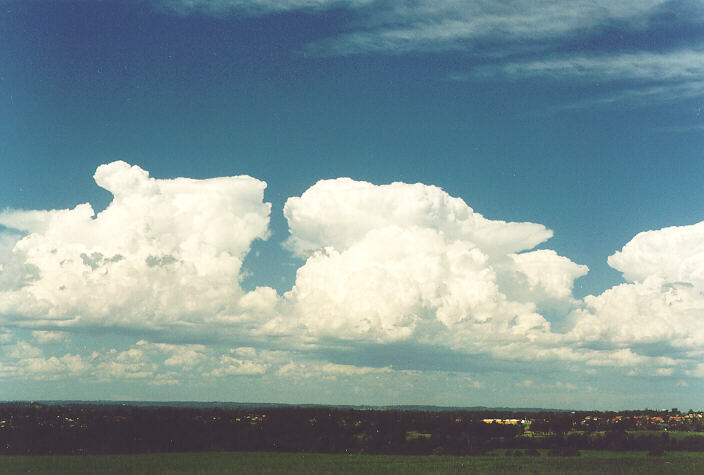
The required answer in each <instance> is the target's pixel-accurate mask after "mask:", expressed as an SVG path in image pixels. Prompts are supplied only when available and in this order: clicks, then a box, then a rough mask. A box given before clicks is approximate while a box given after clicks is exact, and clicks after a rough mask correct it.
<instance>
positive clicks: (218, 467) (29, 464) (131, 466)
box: [0, 451, 704, 474]
mask: <svg viewBox="0 0 704 475" xmlns="http://www.w3.org/2000/svg"><path fill="white" fill-rule="evenodd" d="M464 472H471V473H517V472H521V473H565V472H569V473H638V474H643V473H678V474H683V473H704V454H702V453H691V452H672V453H669V454H667V455H665V456H663V457H649V456H647V455H646V454H645V453H643V452H604V451H583V452H582V455H581V456H579V457H549V456H547V455H544V454H543V455H541V456H539V457H528V456H522V457H516V456H506V455H484V456H474V457H448V456H393V455H324V454H286V453H250V452H233V453H223V452H218V453H179V454H146V455H89V456H69V455H67V456H0V473H3V474H6V473H51V474H55V473H56V474H62V473H65V474H79V473H85V474H88V473H90V474H122V473H149V474H152V473H464Z"/></svg>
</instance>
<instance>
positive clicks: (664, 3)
mask: <svg viewBox="0 0 704 475" xmlns="http://www.w3.org/2000/svg"><path fill="white" fill-rule="evenodd" d="M698 3H699V2H698V1H697V0H678V1H672V0H628V1H623V2H610V1H606V0H578V1H573V2H560V1H556V0H541V1H529V0H503V1H489V0H480V1H471V0H447V1H443V2H435V1H432V0H415V1H389V0H214V1H212V0H158V1H156V2H155V4H156V5H157V6H158V7H159V8H160V9H162V10H165V11H167V12H171V13H175V14H179V15H187V14H191V13H205V14H210V15H215V16H223V15H238V14H239V15H249V16H262V15H266V14H272V13H281V12H291V11H307V12H315V13H324V12H327V11H329V10H333V9H336V10H339V9H343V10H345V11H346V12H347V14H348V23H347V28H346V30H345V31H340V32H339V34H336V35H332V36H330V37H327V38H321V39H320V40H318V41H315V42H313V43H310V44H308V45H306V46H305V51H306V52H307V53H308V54H312V55H319V56H339V55H351V54H360V53H362V54H364V53H384V54H399V53H407V52H412V51H444V50H452V49H468V50H471V49H473V47H474V46H476V44H477V43H481V42H485V41H489V42H497V43H498V44H506V43H516V42H530V41H542V40H547V39H551V38H553V39H554V38H564V37H565V36H569V35H572V34H575V33H579V32H584V31H587V30H590V29H593V28H598V27H602V26H610V25H613V24H623V25H628V26H630V27H643V26H645V25H647V24H648V22H649V21H650V19H651V18H652V17H653V16H656V15H658V14H660V13H663V12H667V11H669V10H673V9H674V10H677V9H687V8H690V7H692V6H696V5H697V4H698ZM690 9H691V8H690ZM502 47H503V46H502Z"/></svg>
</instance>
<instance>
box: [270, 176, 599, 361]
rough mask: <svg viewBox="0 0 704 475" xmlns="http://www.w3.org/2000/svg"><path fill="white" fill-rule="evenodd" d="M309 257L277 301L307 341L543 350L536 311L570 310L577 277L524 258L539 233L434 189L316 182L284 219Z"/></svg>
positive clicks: (293, 244)
mask: <svg viewBox="0 0 704 475" xmlns="http://www.w3.org/2000/svg"><path fill="white" fill-rule="evenodd" d="M284 215H285V216H286V219H287V220H288V223H289V228H290V231H291V238H290V239H289V241H288V245H289V247H290V248H291V249H293V250H294V252H296V253H297V254H298V255H300V256H309V257H308V259H307V261H306V263H305V264H304V265H303V266H302V267H301V268H299V269H298V272H297V275H296V283H295V286H294V287H293V288H292V290H291V291H290V292H288V293H287V294H286V295H285V297H286V299H287V302H288V303H289V304H291V305H292V306H293V307H294V310H293V312H294V313H295V314H296V315H297V316H298V317H299V319H300V322H301V324H302V325H303V327H304V328H305V329H306V331H307V332H308V333H309V334H310V335H313V336H315V338H318V339H325V338H334V339H337V340H348V341H368V342H374V343H389V342H396V341H408V340H413V341H418V342H421V343H426V344H440V345H442V346H449V347H451V348H453V349H457V350H461V351H468V352H483V351H493V348H494V347H495V346H496V345H497V344H499V343H500V342H503V343H506V342H516V341H523V342H529V341H531V340H532V341H536V340H541V339H542V340H546V341H547V340H554V339H555V338H556V336H555V335H554V334H553V333H551V332H550V323H549V322H548V321H547V320H545V318H543V317H542V316H541V315H540V314H538V313H537V311H536V306H537V302H539V301H541V300H544V299H557V300H564V301H566V302H568V303H569V302H570V299H571V292H570V289H571V288H572V284H573V281H574V279H576V278H577V277H579V276H581V275H584V274H585V273H586V271H587V269H586V267H585V266H580V265H577V264H575V263H573V262H571V261H570V260H569V259H567V258H564V257H560V256H558V255H557V254H556V253H555V252H553V251H534V252H527V253H526V252H522V251H527V250H529V249H531V248H533V247H534V246H536V245H538V244H540V243H542V242H544V241H545V240H547V239H549V238H550V237H551V236H552V231H550V230H548V229H546V228H545V227H544V226H542V225H540V224H534V223H510V222H505V221H498V220H497V221H495V220H489V219H487V218H485V217H483V216H482V215H481V214H479V213H476V212H475V211H474V210H472V209H471V208H470V207H469V206H467V205H466V203H464V201H462V200H461V199H459V198H454V197H451V196H449V195H448V194H447V193H445V192H444V191H442V190H441V189H440V188H437V187H434V186H427V185H422V184H415V185H410V184H405V183H393V184H390V185H382V186H377V185H373V184H371V183H366V182H356V181H353V180H350V179H346V178H342V179H337V180H324V181H320V182H318V183H317V184H316V185H314V186H313V187H311V188H310V189H308V190H307V191H306V192H305V193H304V194H303V195H302V196H301V197H300V198H296V197H294V198H290V199H289V200H288V201H287V202H286V205H285V207H284Z"/></svg>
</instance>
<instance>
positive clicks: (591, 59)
mask: <svg viewBox="0 0 704 475" xmlns="http://www.w3.org/2000/svg"><path fill="white" fill-rule="evenodd" d="M496 78H503V79H508V80H516V81H517V80H524V79H526V78H542V79H545V80H554V81H558V82H564V81H567V80H568V81H572V82H575V81H576V82H582V83H584V84H609V85H610V86H611V88H610V89H611V92H609V93H606V94H600V95H595V96H592V97H587V98H585V99H582V100H579V101H576V102H572V103H570V104H567V105H565V106H563V107H562V108H564V109H575V108H582V107H587V106H599V105H610V104H614V103H624V102H627V103H629V104H631V105H644V104H652V103H662V102H671V101H676V100H681V99H688V98H693V97H701V96H704V49H702V48H698V49H692V48H690V49H681V50H674V51H657V52H655V51H634V52H624V53H615V54H608V55H607V54H602V55H591V56H587V55H571V56H561V57H552V58H542V59H538V60H532V61H513V62H506V63H503V64H501V63H499V64H491V65H485V66H480V67H477V68H475V69H474V70H473V71H472V73H471V74H467V73H456V74H453V75H451V76H450V77H448V79H449V80H452V81H468V80H471V79H484V80H493V79H496Z"/></svg>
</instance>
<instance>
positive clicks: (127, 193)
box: [0, 162, 272, 328]
mask: <svg viewBox="0 0 704 475" xmlns="http://www.w3.org/2000/svg"><path fill="white" fill-rule="evenodd" d="M95 181H96V183H97V184H98V185H100V186H101V187H103V188H105V189H106V190H108V191H110V192H111V193H112V194H113V197H114V198H113V200H112V202H111V203H110V205H109V206H108V207H107V208H106V209H105V210H104V211H103V212H101V213H99V214H98V215H97V216H94V212H93V209H92V208H91V206H90V205H89V204H82V205H79V206H77V207H75V208H74V209H71V210H52V211H13V210H6V211H4V212H2V213H0V224H2V225H3V226H7V227H11V228H15V229H19V230H22V231H24V232H26V233H27V235H26V236H24V237H23V238H22V239H20V240H19V241H18V242H17V243H16V244H15V246H14V248H13V251H12V256H11V260H14V262H15V264H14V265H13V267H12V268H10V266H9V265H8V266H6V267H5V269H4V270H3V274H12V273H13V272H14V273H15V274H17V275H15V276H14V277H12V276H10V278H9V280H8V282H9V281H12V285H10V284H7V283H6V285H4V286H3V287H0V315H6V316H9V315H12V318H13V319H17V318H22V319H23V321H24V322H25V323H30V322H35V323H43V324H45V325H48V324H52V323H53V324H55V325H58V326H68V325H74V326H75V325H103V326H130V327H152V328H160V327H164V326H167V325H170V324H182V325H189V324H191V323H192V322H197V321H201V322H202V321H203V320H205V319H217V318H218V317H222V316H227V315H236V314H238V313H239V312H240V309H239V308H238V306H237V302H238V300H239V299H240V298H241V297H243V296H244V295H245V293H244V292H243V291H242V290H241V289H240V287H239V285H238V280H239V278H240V271H241V266H242V259H243V258H244V256H245V255H246V254H247V252H248V251H249V248H250V245H251V243H252V241H253V240H254V239H266V238H267V236H268V222H269V211H270V205H269V204H268V203H264V202H263V201H262V199H263V191H264V188H265V186H266V185H265V183H264V182H261V181H259V180H256V179H254V178H251V177H248V176H238V177H226V178H213V179H208V180H191V179H187V178H176V179H170V180H157V179H154V178H150V177H149V174H148V173H147V172H146V171H144V170H142V169H141V168H139V167H137V166H130V165H128V164H126V163H124V162H113V163H110V164H107V165H101V166H100V167H98V169H97V171H96V173H95ZM2 283H3V281H2V280H0V285H1V284H2ZM271 292H272V291H270V290H269V291H267V290H266V289H258V290H257V291H256V292H255V294H256V295H262V296H261V297H255V296H252V297H249V298H248V299H245V302H244V304H245V306H246V307H247V308H250V307H252V306H254V307H256V308H261V307H262V305H264V304H263V303H259V301H264V300H266V298H268V299H269V300H272V296H271V295H270V294H271ZM264 296H266V298H265V297H264ZM7 318H9V317H7Z"/></svg>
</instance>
